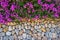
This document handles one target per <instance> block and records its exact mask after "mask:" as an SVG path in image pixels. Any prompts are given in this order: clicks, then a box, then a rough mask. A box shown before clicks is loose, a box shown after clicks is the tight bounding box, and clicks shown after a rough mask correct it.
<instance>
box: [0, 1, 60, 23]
mask: <svg viewBox="0 0 60 40" xmlns="http://www.w3.org/2000/svg"><path fill="white" fill-rule="evenodd" d="M23 17H27V18H33V19H38V18H47V17H53V18H59V17H60V5H59V2H58V1H56V0H30V1H28V0H25V1H19V0H18V1H16V0H0V23H2V24H6V23H7V22H11V21H14V20H16V19H17V20H18V21H19V20H21V18H23Z"/></svg>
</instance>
